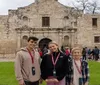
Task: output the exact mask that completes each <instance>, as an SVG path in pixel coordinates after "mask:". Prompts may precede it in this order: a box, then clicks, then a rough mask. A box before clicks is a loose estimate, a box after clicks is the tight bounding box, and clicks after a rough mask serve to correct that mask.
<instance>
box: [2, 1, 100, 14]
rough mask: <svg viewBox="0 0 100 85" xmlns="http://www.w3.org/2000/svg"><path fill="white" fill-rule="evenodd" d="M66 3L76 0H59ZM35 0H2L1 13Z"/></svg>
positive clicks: (69, 3)
mask: <svg viewBox="0 0 100 85" xmlns="http://www.w3.org/2000/svg"><path fill="white" fill-rule="evenodd" d="M58 1H59V2H60V3H62V4H64V5H71V4H72V1H75V0H58ZM97 1H100V0H97ZM33 2H34V0H0V15H6V14H7V13H8V9H17V8H18V7H23V6H27V5H29V4H31V3H33Z"/></svg>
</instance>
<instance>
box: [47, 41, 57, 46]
mask: <svg viewBox="0 0 100 85" xmlns="http://www.w3.org/2000/svg"><path fill="white" fill-rule="evenodd" d="M50 44H55V45H57V46H58V43H57V42H56V41H51V42H49V44H48V46H49V45H50Z"/></svg>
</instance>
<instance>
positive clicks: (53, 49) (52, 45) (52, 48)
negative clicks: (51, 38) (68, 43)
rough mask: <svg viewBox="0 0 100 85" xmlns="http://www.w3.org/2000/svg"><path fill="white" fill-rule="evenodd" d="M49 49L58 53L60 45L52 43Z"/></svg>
mask: <svg viewBox="0 0 100 85" xmlns="http://www.w3.org/2000/svg"><path fill="white" fill-rule="evenodd" d="M48 47H49V50H50V51H51V52H57V51H58V45H56V44H54V43H50V44H49V46H48Z"/></svg>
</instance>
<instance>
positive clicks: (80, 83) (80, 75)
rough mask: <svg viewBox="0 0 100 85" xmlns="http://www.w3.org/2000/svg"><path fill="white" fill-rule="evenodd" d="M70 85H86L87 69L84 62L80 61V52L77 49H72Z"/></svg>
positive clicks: (86, 64)
mask: <svg viewBox="0 0 100 85" xmlns="http://www.w3.org/2000/svg"><path fill="white" fill-rule="evenodd" d="M72 61H73V64H72V66H73V67H72V68H73V72H72V73H73V74H71V75H72V76H73V78H72V85H88V83H89V67H88V63H87V61H86V60H84V59H82V50H81V48H79V47H75V48H73V49H72Z"/></svg>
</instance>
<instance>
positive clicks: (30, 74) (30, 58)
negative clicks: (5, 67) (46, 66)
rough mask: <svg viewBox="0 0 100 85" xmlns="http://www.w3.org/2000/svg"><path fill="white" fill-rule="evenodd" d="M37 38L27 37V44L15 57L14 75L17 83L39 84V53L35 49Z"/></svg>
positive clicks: (21, 84)
mask: <svg viewBox="0 0 100 85" xmlns="http://www.w3.org/2000/svg"><path fill="white" fill-rule="evenodd" d="M37 41H38V38H36V37H29V38H28V41H27V46H26V47H24V48H21V49H20V50H19V51H18V52H17V54H16V59H15V75H16V79H17V80H18V82H19V85H39V79H40V73H41V72H40V62H39V61H40V55H39V53H38V50H35V46H36V45H37Z"/></svg>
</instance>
